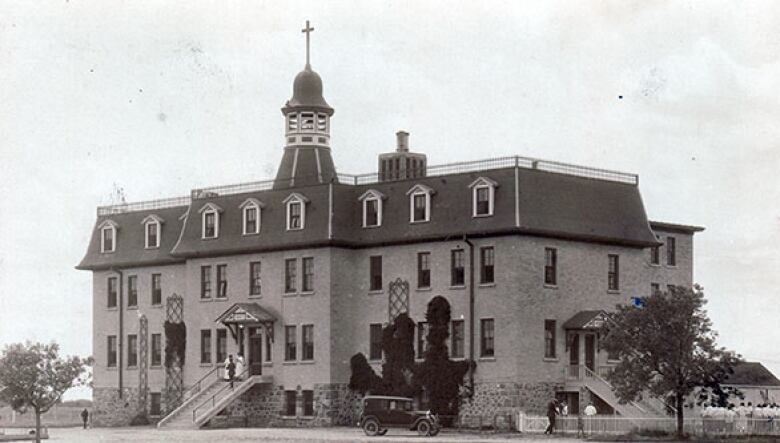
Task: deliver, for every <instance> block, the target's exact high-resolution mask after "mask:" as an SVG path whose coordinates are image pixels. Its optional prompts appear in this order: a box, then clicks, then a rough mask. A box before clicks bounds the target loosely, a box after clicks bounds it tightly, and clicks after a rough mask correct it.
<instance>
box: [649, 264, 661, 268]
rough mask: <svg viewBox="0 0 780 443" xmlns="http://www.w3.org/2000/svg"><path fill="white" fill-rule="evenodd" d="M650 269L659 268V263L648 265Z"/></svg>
mask: <svg viewBox="0 0 780 443" xmlns="http://www.w3.org/2000/svg"><path fill="white" fill-rule="evenodd" d="M650 267H653V268H660V267H661V263H650Z"/></svg>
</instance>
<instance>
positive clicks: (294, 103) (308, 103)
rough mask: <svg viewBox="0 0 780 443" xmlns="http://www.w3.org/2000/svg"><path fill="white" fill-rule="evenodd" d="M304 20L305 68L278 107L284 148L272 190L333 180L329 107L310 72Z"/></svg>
mask: <svg viewBox="0 0 780 443" xmlns="http://www.w3.org/2000/svg"><path fill="white" fill-rule="evenodd" d="M312 31H314V28H313V27H311V26H310V25H309V21H308V20H307V21H306V27H305V28H304V29H302V30H301V32H303V33H304V34H306V66H305V67H304V68H303V71H301V72H299V73H298V75H296V76H295V80H294V81H293V95H292V98H291V99H290V100H287V103H285V105H284V107H283V108H282V114H283V115H284V128H285V130H284V135H285V147H284V155H283V157H282V162H281V164H280V165H279V170H278V171H277V173H276V180H275V181H274V188H286V187H297V186H309V185H315V184H320V183H328V182H331V181H336V168H335V166H334V165H333V158H332V157H331V154H330V120H331V117H332V116H333V108H331V107H330V105H329V104H328V102H326V101H325V98H324V97H323V96H322V79H321V78H320V76H319V74H317V73H316V72H314V71H313V70H312V69H311V60H310V36H311V32H312Z"/></svg>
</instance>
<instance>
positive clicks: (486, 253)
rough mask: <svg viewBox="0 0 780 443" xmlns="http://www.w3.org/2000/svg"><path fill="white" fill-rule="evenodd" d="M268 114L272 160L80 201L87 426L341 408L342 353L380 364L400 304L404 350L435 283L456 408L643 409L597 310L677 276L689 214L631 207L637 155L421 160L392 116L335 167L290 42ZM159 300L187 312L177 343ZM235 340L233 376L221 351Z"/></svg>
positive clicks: (685, 269) (175, 312)
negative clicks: (277, 110) (188, 187)
mask: <svg viewBox="0 0 780 443" xmlns="http://www.w3.org/2000/svg"><path fill="white" fill-rule="evenodd" d="M307 58H308V54H307ZM282 113H283V116H284V125H285V134H284V137H285V143H286V146H285V148H284V155H283V158H282V161H281V164H280V166H279V169H278V172H277V175H276V178H275V179H274V180H269V181H265V182H255V183H245V184H239V185H230V186H215V187H212V188H207V189H195V190H192V191H191V193H190V195H189V196H186V197H179V198H172V199H167V200H158V201H151V202H139V203H128V204H121V205H114V206H106V207H99V208H98V211H97V213H98V216H97V221H96V223H95V227H94V229H93V233H92V237H91V241H90V244H89V246H88V249H87V253H86V256H85V257H84V259H83V260H82V262H81V263H80V264H79V265H78V269H84V270H90V271H92V275H93V351H94V352H93V355H94V356H95V359H96V363H95V368H94V401H95V413H94V421H95V423H96V424H97V425H121V424H128V423H130V422H131V421H133V420H134V419H136V418H137V417H141V416H150V417H152V418H153V419H161V418H163V417H165V418H164V419H163V420H162V425H165V426H177V425H179V426H193V425H203V424H206V423H209V422H211V423H212V424H215V423H217V422H219V420H227V419H226V418H225V414H226V413H227V414H229V415H230V416H232V417H243V418H244V420H245V423H246V422H250V423H257V424H284V423H288V424H292V423H295V424H299V425H302V424H315V425H319V424H322V425H326V424H332V423H337V422H343V421H346V420H349V417H350V414H353V413H354V410H353V407H354V404H353V401H352V400H354V394H353V393H350V392H348V390H347V388H346V385H347V383H348V380H349V376H350V367H349V360H350V357H351V356H352V355H354V354H355V353H357V352H362V353H363V354H365V355H366V356H367V357H368V358H369V361H370V363H371V364H372V365H373V366H374V368H375V370H377V372H379V369H380V364H381V358H382V353H381V349H380V348H379V346H380V343H381V342H380V340H381V327H382V325H383V324H386V323H387V322H388V321H390V320H391V319H392V318H393V317H394V316H395V315H397V314H398V313H399V312H408V313H409V315H410V316H411V318H412V319H414V320H415V321H416V322H419V323H418V331H417V332H418V335H419V337H420V338H419V340H418V341H417V342H418V343H417V350H416V352H417V353H418V356H419V357H422V352H423V349H422V348H423V347H424V340H423V333H424V330H425V324H424V313H425V309H426V305H427V303H428V302H429V301H430V300H431V299H432V298H433V297H435V296H438V295H440V296H443V297H445V298H446V299H447V300H448V302H449V303H450V305H451V307H452V318H453V322H452V328H451V338H450V346H449V347H450V352H451V354H452V357H453V358H455V359H459V358H472V359H474V360H475V361H476V362H477V368H476V370H475V372H474V373H473V374H472V375H473V380H474V386H473V395H472V396H470V397H469V398H467V399H464V402H463V407H462V411H461V413H462V414H463V416H464V418H466V419H469V418H476V417H480V416H483V417H490V416H492V415H493V414H496V413H502V412H508V411H518V410H523V411H527V412H541V411H542V409H543V408H544V405H545V404H546V402H547V401H548V399H549V398H550V397H551V396H554V395H557V396H559V397H565V398H567V399H568V401H569V402H570V404H571V405H572V408H574V409H575V410H576V408H577V405H578V404H581V403H582V402H585V401H587V400H589V399H593V400H594V401H597V402H599V403H598V405H599V406H600V407H601V408H602V410H603V409H604V408H606V409H607V410H610V409H611V408H615V409H616V410H617V412H619V413H625V414H629V413H636V412H637V411H641V412H642V413H648V414H651V413H653V412H657V411H658V410H659V409H660V408H659V405H657V404H656V405H654V404H641V405H639V404H629V405H618V404H617V403H616V401H615V399H614V396H611V391H609V390H608V389H605V388H604V383H603V380H602V379H601V378H600V377H599V375H603V373H604V372H605V371H608V370H609V367H610V365H611V363H613V362H611V361H610V359H609V357H608V356H607V355H605V354H604V352H602V351H600V350H599V346H598V336H597V334H596V333H595V332H594V328H596V327H597V326H598V324H599V322H600V321H602V320H603V315H604V312H605V311H609V310H610V309H612V308H613V307H614V306H615V304H617V303H629V302H630V300H631V298H632V297H636V296H640V295H646V294H649V293H650V292H651V291H652V290H655V289H661V290H663V289H665V287H666V285H686V286H690V285H691V284H692V272H693V234H694V233H695V232H697V231H700V230H701V228H698V227H693V226H683V225H678V224H671V223H661V222H652V221H648V219H647V216H646V213H645V208H644V205H643V203H642V199H641V196H640V192H639V187H638V177H637V176H636V175H633V174H626V173H620V172H614V171H606V170H601V169H594V168H588V167H582V166H574V165H568V164H563V163H558V162H551V161H544V160H536V159H528V158H524V157H505V158H498V159H490V160H484V161H476V162H469V163H456V164H449V165H441V166H429V165H428V164H427V159H426V157H425V155H424V154H421V153H414V152H411V151H410V144H409V134H408V133H406V132H403V131H400V132H398V133H397V134H396V136H397V141H396V143H397V147H396V149H395V151H394V152H389V153H383V154H380V155H379V158H378V168H377V172H375V173H370V174H364V175H346V174H341V173H337V172H336V168H335V165H334V162H333V159H332V157H331V147H330V131H331V118H332V117H333V113H334V111H333V108H331V107H330V105H329V104H328V103H327V102H326V101H325V99H324V98H323V95H322V80H321V79H320V77H319V75H317V73H315V72H314V71H313V70H312V69H311V66H310V65H309V63H308V62H307V64H306V67H305V69H304V70H303V71H301V72H300V73H299V74H298V75H297V76H296V77H295V81H294V84H293V96H292V98H291V99H290V100H289V101H287V103H286V104H285V105H284V107H283V108H282ZM166 320H167V321H168V322H169V323H171V324H181V323H183V324H184V327H185V328H186V343H184V361H183V362H181V361H180V360H179V359H178V358H177V357H175V353H174V352H171V353H170V355H167V354H168V353H167V352H166V351H165V348H166V345H169V346H175V344H174V345H171V343H170V342H171V340H170V337H166V334H165V331H166V329H165V325H164V324H165V322H166ZM180 344H181V343H180ZM239 353H241V354H243V355H244V356H245V357H246V363H247V364H246V373H245V374H244V377H243V378H242V380H241V381H238V382H236V384H235V387H234V388H233V389H230V388H227V386H228V384H226V383H224V382H222V381H220V378H221V377H223V374H222V372H223V371H222V369H221V368H222V367H223V366H224V364H223V362H224V360H225V358H226V356H227V355H228V354H232V355H237V354H239ZM166 359H170V360H172V361H170V362H169V363H170V364H166ZM632 408H634V409H632ZM171 412H172V413H171ZM169 413H171V414H169ZM220 413H222V415H218V414H220ZM166 415H167V417H166Z"/></svg>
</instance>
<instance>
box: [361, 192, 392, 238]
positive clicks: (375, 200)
mask: <svg viewBox="0 0 780 443" xmlns="http://www.w3.org/2000/svg"><path fill="white" fill-rule="evenodd" d="M385 198H386V197H385V195H384V194H382V193H381V192H379V191H377V190H374V189H369V190H368V191H366V192H365V193H363V195H361V196H360V198H358V200H360V201H362V202H363V227H364V228H374V227H378V226H382V209H383V208H382V206H383V205H382V201H383V200H384V199H385Z"/></svg>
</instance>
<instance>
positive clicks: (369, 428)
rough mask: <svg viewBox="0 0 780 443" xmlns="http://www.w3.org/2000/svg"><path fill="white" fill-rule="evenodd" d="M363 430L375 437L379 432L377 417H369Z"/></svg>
mask: <svg viewBox="0 0 780 443" xmlns="http://www.w3.org/2000/svg"><path fill="white" fill-rule="evenodd" d="M363 432H365V433H366V435H368V436H369V437H373V436H375V435H377V434H378V433H379V422H377V421H376V419H373V418H369V419H368V420H366V422H365V423H363Z"/></svg>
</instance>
